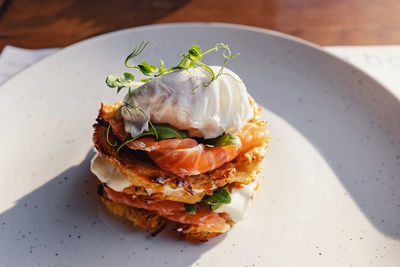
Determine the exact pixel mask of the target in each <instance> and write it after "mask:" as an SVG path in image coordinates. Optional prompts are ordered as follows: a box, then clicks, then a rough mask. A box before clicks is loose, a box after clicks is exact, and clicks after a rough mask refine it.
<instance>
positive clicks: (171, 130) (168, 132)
mask: <svg viewBox="0 0 400 267" xmlns="http://www.w3.org/2000/svg"><path fill="white" fill-rule="evenodd" d="M154 128H155V129H156V131H157V134H158V139H159V140H166V139H172V138H177V139H184V138H188V137H189V133H188V131H182V130H178V129H176V128H175V127H173V126H171V125H169V124H155V125H154Z"/></svg>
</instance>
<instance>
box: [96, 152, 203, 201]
mask: <svg viewBox="0 0 400 267" xmlns="http://www.w3.org/2000/svg"><path fill="white" fill-rule="evenodd" d="M90 170H91V172H92V173H93V174H94V175H96V176H97V178H98V179H99V180H100V181H101V182H103V183H105V184H106V185H107V186H108V187H110V188H111V189H113V190H114V191H118V192H121V191H123V190H124V189H125V188H128V187H130V186H132V183H131V182H130V181H128V180H127V179H126V178H125V177H124V176H122V174H121V173H120V171H119V170H118V169H116V168H114V166H113V165H112V164H111V163H110V162H108V161H107V160H106V159H105V158H103V157H101V156H100V155H99V154H98V153H96V155H95V156H94V157H93V159H92V161H91V164H90ZM145 190H146V192H147V193H148V194H149V195H152V194H153V193H155V190H153V189H145ZM192 190H193V192H194V193H195V194H197V193H201V192H204V190H203V189H196V188H193V189H192ZM160 192H161V193H163V194H165V195H176V196H180V195H182V194H184V193H187V192H186V190H185V189H184V188H183V187H178V188H172V187H170V186H169V185H164V186H163V189H162V190H161V191H160Z"/></svg>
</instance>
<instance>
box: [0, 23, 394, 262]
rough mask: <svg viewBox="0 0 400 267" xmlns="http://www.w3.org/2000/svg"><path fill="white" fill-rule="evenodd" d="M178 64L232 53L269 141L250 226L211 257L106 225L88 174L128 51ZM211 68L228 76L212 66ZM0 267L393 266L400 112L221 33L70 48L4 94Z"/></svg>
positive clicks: (383, 95)
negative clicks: (105, 107) (217, 49)
mask: <svg viewBox="0 0 400 267" xmlns="http://www.w3.org/2000/svg"><path fill="white" fill-rule="evenodd" d="M142 40H153V41H155V42H156V43H157V45H153V46H151V47H149V48H148V49H146V50H145V52H144V54H143V56H145V57H146V58H147V59H150V62H154V63H157V62H158V60H159V59H160V58H162V59H164V61H165V62H166V64H167V65H173V64H176V63H177V60H178V58H179V57H178V56H179V54H180V53H182V52H184V51H186V50H187V49H188V48H189V47H190V46H191V45H192V44H198V45H200V46H201V47H204V48H206V47H211V46H212V45H214V44H215V43H217V42H226V43H228V44H229V45H230V47H231V49H232V50H233V51H235V52H236V51H239V52H240V53H241V56H240V57H237V58H235V59H234V60H232V61H231V62H230V63H229V66H228V67H229V68H230V69H232V70H233V71H235V72H236V73H238V74H239V75H240V76H241V78H242V79H243V80H244V81H245V83H246V85H247V88H248V90H249V91H250V93H251V94H252V95H253V96H254V98H255V99H256V100H257V102H258V103H260V104H261V105H262V106H263V107H264V116H265V118H266V119H267V120H268V121H269V129H270V132H271V135H272V138H273V139H272V141H271V143H270V148H269V150H268V154H267V157H266V159H265V162H264V171H263V172H262V173H261V175H260V178H261V181H262V183H261V188H260V190H259V191H258V195H257V198H256V199H255V201H254V203H253V204H254V205H253V206H252V208H251V210H250V213H249V216H248V219H247V220H246V221H243V222H241V223H239V224H237V225H236V226H235V227H234V228H233V229H232V231H230V232H229V233H228V234H226V235H222V236H220V237H217V238H215V239H212V240H211V241H209V242H208V243H205V244H201V245H194V244H191V243H187V242H185V241H180V240H176V239H174V238H173V237H172V236H171V235H170V234H168V232H164V233H161V234H160V235H159V236H157V237H156V238H149V236H148V234H146V233H144V232H141V231H138V230H135V229H132V227H131V226H130V225H129V223H127V222H125V221H122V220H119V219H118V218H116V217H114V216H111V215H109V214H108V213H107V212H105V211H104V209H103V208H102V205H101V203H100V201H99V200H98V197H97V195H96V185H95V179H94V176H93V175H91V174H90V172H89V160H90V158H91V157H92V155H93V148H92V142H91V134H92V127H91V126H92V124H93V123H94V119H95V118H96V115H97V111H98V109H99V106H100V102H101V101H105V102H113V101H114V100H118V99H119V98H121V97H122V95H121V96H116V94H115V90H113V89H109V88H107V87H106V85H105V83H104V79H105V77H106V76H107V75H108V74H110V73H115V74H119V73H122V72H123V71H124V68H123V59H124V58H125V56H126V55H127V54H128V53H129V52H130V50H131V48H132V46H133V44H135V43H138V42H140V41H142ZM208 59H209V60H208V62H209V63H210V64H216V63H218V62H220V58H219V59H218V60H216V59H213V57H208ZM0 99H1V106H0V122H1V132H0V137H1V142H0V151H1V153H0V165H1V168H0V179H1V187H0V262H1V263H0V265H1V266H151V265H152V266H189V265H193V266H370V265H371V266H399V265H400V242H399V238H400V234H399V233H400V142H399V140H400V104H399V100H398V99H396V98H395V97H394V96H393V95H392V94H390V93H389V92H388V91H387V90H386V89H385V88H383V87H382V86H381V85H379V84H378V83H377V82H375V81H374V80H373V79H371V78H370V77H368V76H367V75H365V74H364V73H362V72H361V71H359V70H357V69H356V68H354V67H353V66H351V65H349V64H347V63H344V62H343V61H341V60H339V59H337V58H335V57H333V56H331V55H329V54H327V53H325V52H324V51H322V50H320V49H319V48H318V47H316V46H314V45H312V44H309V43H306V42H304V41H301V40H298V39H295V38H292V37H289V36H286V35H282V34H279V33H276V32H271V31H267V30H261V29H257V28H251V27H243V26H234V25H226V24H170V25H156V26H146V27H139V28H133V29H128V30H124V31H119V32H115V33H111V34H106V35H102V36H99V37H95V38H92V39H90V40H87V41H84V42H81V43H78V44H76V45H73V46H70V47H68V48H66V49H63V50H61V51H60V52H58V53H56V54H54V55H52V56H50V57H48V58H46V59H45V60H43V61H41V62H39V63H37V64H35V65H34V66H32V67H30V68H29V69H27V70H25V71H23V72H22V73H20V74H19V75H17V76H15V77H14V78H12V79H11V80H9V81H8V82H6V83H5V84H4V85H2V86H1V87H0Z"/></svg>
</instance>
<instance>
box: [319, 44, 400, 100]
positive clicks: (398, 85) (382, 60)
mask: <svg viewBox="0 0 400 267" xmlns="http://www.w3.org/2000/svg"><path fill="white" fill-rule="evenodd" d="M325 50H327V51H328V52H330V53H332V54H334V55H336V56H338V57H340V58H342V59H344V60H346V61H348V62H350V63H352V64H353V65H355V66H357V67H359V68H360V69H362V70H363V71H365V72H366V73H368V74H369V75H370V76H372V77H374V78H375V79H376V80H378V81H379V82H381V83H382V84H383V85H385V86H386V87H387V88H388V89H389V90H390V91H391V92H392V93H393V94H394V95H395V96H397V97H398V98H399V99H400V45H377V46H326V47H325Z"/></svg>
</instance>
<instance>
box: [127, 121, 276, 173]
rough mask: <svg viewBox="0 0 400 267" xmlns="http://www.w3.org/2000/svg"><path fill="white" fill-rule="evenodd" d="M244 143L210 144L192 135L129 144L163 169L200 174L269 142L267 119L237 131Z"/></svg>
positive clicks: (150, 138) (136, 141)
mask: <svg viewBox="0 0 400 267" xmlns="http://www.w3.org/2000/svg"><path fill="white" fill-rule="evenodd" d="M237 135H238V137H239V138H240V140H241V142H242V145H241V146H236V145H228V146H224V147H208V146H205V145H203V144H199V143H198V142H197V141H196V140H194V139H192V138H185V139H168V140H162V141H158V142H157V141H155V139H154V138H153V137H144V138H140V139H138V140H135V141H132V142H130V143H128V146H129V148H131V149H138V150H144V151H147V153H148V155H149V157H150V158H151V159H152V160H153V161H154V163H155V164H157V166H159V167H160V168H162V169H164V170H166V171H169V172H172V173H174V174H177V175H197V174H200V173H205V172H208V171H211V170H214V169H216V168H218V167H221V166H222V165H223V164H225V163H227V162H229V161H231V160H233V159H234V158H236V157H237V156H238V155H239V153H242V152H247V151H249V150H250V149H252V148H254V147H257V146H262V145H263V144H264V143H265V142H266V141H268V138H269V137H268V134H267V132H266V122H264V121H261V120H259V121H257V122H248V123H246V124H245V125H244V127H243V128H242V130H241V131H240V132H239V133H237Z"/></svg>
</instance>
